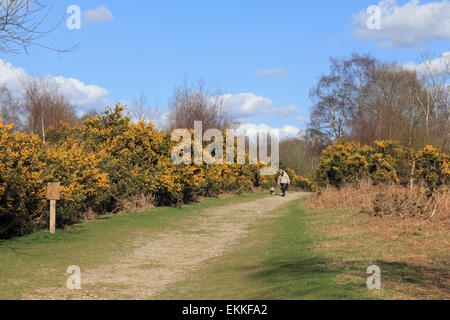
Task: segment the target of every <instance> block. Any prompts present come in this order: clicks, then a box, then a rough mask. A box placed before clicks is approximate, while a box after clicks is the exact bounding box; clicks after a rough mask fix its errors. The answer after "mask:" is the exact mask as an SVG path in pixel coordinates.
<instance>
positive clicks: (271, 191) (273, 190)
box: [270, 187, 275, 195]
mask: <svg viewBox="0 0 450 320" xmlns="http://www.w3.org/2000/svg"><path fill="white" fill-rule="evenodd" d="M270 194H272V195H273V194H275V188H274V187H272V188H270Z"/></svg>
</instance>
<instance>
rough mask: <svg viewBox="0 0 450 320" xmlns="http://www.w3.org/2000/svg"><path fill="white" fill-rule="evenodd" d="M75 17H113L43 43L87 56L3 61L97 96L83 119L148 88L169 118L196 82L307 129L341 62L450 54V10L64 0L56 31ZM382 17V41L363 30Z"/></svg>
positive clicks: (352, 1) (254, 113) (34, 52)
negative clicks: (313, 97) (379, 11)
mask: <svg viewBox="0 0 450 320" xmlns="http://www.w3.org/2000/svg"><path fill="white" fill-rule="evenodd" d="M44 2H45V1H44ZM55 2H56V1H55ZM69 5H78V6H79V7H80V8H81V10H82V11H83V13H85V12H87V11H88V10H89V9H91V10H94V9H97V8H98V7H99V6H104V7H105V8H106V9H107V11H109V13H110V14H111V16H106V17H105V16H104V15H102V13H103V14H104V12H101V11H94V12H93V14H92V15H91V16H90V17H91V18H90V19H89V20H90V23H84V22H86V19H84V21H83V24H82V27H81V29H80V30H69V29H67V28H66V26H65V22H64V23H63V24H62V25H61V26H60V27H59V28H58V30H57V31H56V32H54V33H52V34H51V35H49V36H48V37H46V38H45V39H44V40H43V42H44V43H46V44H50V45H55V46H60V45H61V46H63V47H69V46H71V45H73V44H76V43H79V44H80V46H79V48H78V50H77V51H75V52H72V53H68V54H63V55H58V54H56V53H54V52H50V51H48V50H45V49H41V48H36V47H35V48H32V49H31V50H30V51H29V54H24V53H23V54H20V55H10V54H9V55H6V54H3V55H0V59H2V61H3V63H4V64H5V63H10V64H11V65H10V66H9V68H10V69H11V68H12V70H14V71H16V72H19V71H17V69H18V68H21V69H23V70H22V71H20V72H23V73H25V74H27V75H31V76H44V75H51V76H53V77H54V76H60V77H62V78H64V79H68V78H71V79H77V80H79V81H80V82H79V83H78V82H76V83H75V84H74V83H71V86H66V87H67V88H66V90H69V91H70V87H75V89H76V88H78V89H79V90H81V91H83V90H85V91H87V92H88V93H86V97H85V99H77V98H76V97H73V96H71V97H72V98H73V100H74V101H75V102H78V103H77V104H78V106H77V107H78V108H79V110H80V111H83V110H87V109H89V108H92V107H96V108H97V109H98V110H100V111H101V110H102V109H103V104H114V103H115V102H117V101H131V100H132V98H133V96H136V95H138V94H139V91H140V90H141V89H144V88H145V90H146V92H147V95H148V97H149V101H150V103H151V104H153V105H157V106H159V107H160V108H166V107H167V103H168V100H169V98H170V95H171V93H172V90H173V87H174V86H175V85H177V84H179V83H180V82H181V81H182V80H183V79H184V77H185V76H186V75H187V76H188V77H189V79H192V80H195V79H197V78H200V77H202V78H204V79H206V80H207V81H208V82H209V83H210V84H211V85H212V86H213V85H214V86H215V85H216V84H217V85H218V86H219V87H220V88H221V91H222V92H223V93H224V94H227V97H231V98H233V97H234V98H233V99H231V100H229V103H228V105H229V108H230V111H231V112H232V113H234V114H235V115H236V116H237V117H239V118H241V119H242V120H243V122H245V123H250V124H253V125H258V124H266V125H269V126H272V127H278V128H282V127H284V126H286V125H289V126H292V127H295V128H300V129H304V127H305V123H306V122H305V120H304V119H307V118H308V116H309V110H310V106H311V102H310V99H309V96H308V92H309V90H310V88H311V87H312V86H313V84H314V83H315V81H317V79H318V77H319V76H320V75H321V74H322V73H325V72H327V70H328V58H329V56H339V57H341V56H347V55H349V54H351V53H352V52H358V53H371V54H372V55H373V56H375V57H377V58H379V59H381V60H396V61H398V62H399V63H407V62H417V61H418V60H419V59H420V53H421V52H422V51H423V50H428V51H430V52H431V53H434V54H435V55H436V58H438V57H439V56H441V55H442V54H443V53H445V52H448V51H450V45H449V44H450V3H449V2H448V1H447V0H444V1H420V2H418V1H414V0H413V1H396V2H395V1H394V2H392V0H390V1H382V2H381V3H378V1H373V0H369V1H366V0H363V1H362V0H346V1H335V0H327V1H325V0H322V1H299V0H295V1H283V0H281V1H261V0H259V1H252V0H247V1H242V0H241V1H235V0H227V1H211V0H209V1H200V0H189V1H170V0H168V1H137V0H134V1H94V0H89V1H87V0H85V1H80V0H71V1H66V0H58V1H57V2H56V3H55V5H54V8H53V10H52V11H51V15H50V19H49V21H48V23H49V25H50V24H52V23H55V21H57V20H58V19H59V18H61V17H62V16H63V15H64V13H65V11H66V8H67V7H68V6H69ZM370 5H380V6H381V7H382V8H387V9H386V10H388V9H390V10H391V11H386V12H384V11H383V18H385V19H386V20H385V22H386V24H385V25H384V26H383V19H382V20H381V22H382V30H380V32H378V36H372V34H370V33H368V32H365V31H364V30H362V29H363V28H364V26H362V25H361V24H360V25H358V20H357V18H355V15H356V14H358V13H361V12H365V11H366V9H367V8H368V7H369V6H370ZM433 8H438V10H434V9H433ZM409 12H410V13H411V14H410V15H409V14H408V13H409ZM96 14H98V15H97V16H96ZM405 14H406V16H407V18H405ZM430 15H431V16H430ZM410 16H411V18H410ZM355 23H356V24H355ZM383 27H384V29H383ZM436 29H439V30H437V31H436ZM358 30H359V31H361V32H360V33H359V36H356V35H355V34H354V32H355V31H358ZM381 38H383V39H384V40H380V39H381ZM392 39H393V40H392ZM403 39H407V40H408V42H407V43H404V42H403V41H402V40H403ZM385 40H389V44H386V41H385ZM391 40H392V41H391ZM5 70H6V69H5V68H3V69H1V68H0V72H6V71H5ZM10 71H11V70H10ZM5 78H6V79H8V78H7V77H5V76H4V77H3V81H7V80H5ZM62 78H61V79H62ZM1 81H2V76H1V74H0V85H1V84H2V83H1ZM11 83H12V82H11ZM89 85H91V86H95V87H86V86H89ZM77 86H78V87H77ZM100 89H103V91H102V90H100ZM77 92H78V91H76V90H75V91H73V92H72V93H69V95H76V94H77ZM231 103H233V104H231ZM240 104H241V105H240ZM246 108H247V109H248V110H247V109H246ZM244 109H245V110H247V111H248V112H247V111H246V112H241V111H242V110H244ZM258 110H259V112H258ZM244 113H245V114H244Z"/></svg>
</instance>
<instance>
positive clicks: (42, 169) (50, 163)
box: [0, 123, 109, 238]
mask: <svg viewBox="0 0 450 320" xmlns="http://www.w3.org/2000/svg"><path fill="white" fill-rule="evenodd" d="M0 137H1V138H0V158H1V161H0V237H1V238H7V237H12V236H16V235H21V234H26V233H30V232H33V231H35V230H36V229H37V228H40V227H42V226H44V225H46V224H47V221H48V219H47V218H48V217H47V212H48V204H47V201H45V194H46V184H47V182H52V181H60V182H61V185H62V187H61V195H62V200H61V201H60V202H59V203H58V215H57V224H58V225H59V226H61V225H66V224H70V223H73V222H76V221H79V220H80V218H81V217H82V214H83V213H84V212H85V211H87V210H88V209H89V208H91V207H94V206H95V205H96V202H97V195H98V194H101V192H103V191H104V190H107V188H108V187H109V184H108V183H109V180H108V176H107V174H105V173H103V172H101V170H100V168H99V166H98V165H99V162H100V159H99V158H98V157H96V155H95V154H93V153H91V154H87V153H85V152H84V151H83V150H82V149H81V148H80V147H79V146H78V145H77V143H75V142H74V141H72V140H71V139H70V138H69V139H68V140H67V141H66V142H64V143H62V144H60V145H47V144H45V143H43V142H42V141H41V140H40V139H39V138H38V137H37V136H35V135H27V134H22V133H13V132H12V131H11V126H4V125H3V124H1V123H0Z"/></svg>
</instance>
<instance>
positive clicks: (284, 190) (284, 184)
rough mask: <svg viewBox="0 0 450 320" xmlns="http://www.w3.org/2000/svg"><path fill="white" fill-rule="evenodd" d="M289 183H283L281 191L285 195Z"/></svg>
mask: <svg viewBox="0 0 450 320" xmlns="http://www.w3.org/2000/svg"><path fill="white" fill-rule="evenodd" d="M287 186H288V184H287V183H282V184H281V192H282V193H283V195H282V196H283V197H284V196H286V189H287Z"/></svg>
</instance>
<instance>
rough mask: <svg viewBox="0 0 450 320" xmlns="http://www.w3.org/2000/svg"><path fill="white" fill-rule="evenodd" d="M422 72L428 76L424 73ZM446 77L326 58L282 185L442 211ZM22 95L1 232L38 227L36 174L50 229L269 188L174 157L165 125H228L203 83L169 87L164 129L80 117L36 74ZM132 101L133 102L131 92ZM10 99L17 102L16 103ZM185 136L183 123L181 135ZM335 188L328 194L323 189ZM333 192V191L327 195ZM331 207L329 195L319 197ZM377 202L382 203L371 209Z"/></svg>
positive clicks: (8, 115)
mask: <svg viewBox="0 0 450 320" xmlns="http://www.w3.org/2000/svg"><path fill="white" fill-rule="evenodd" d="M430 77H431V78H433V80H430ZM447 79H448V74H447V78H445V74H444V75H441V74H439V75H438V74H428V75H420V74H418V73H417V72H415V71H409V70H405V69H404V68H402V67H399V66H398V65H396V64H386V63H381V62H378V61H376V60H375V59H373V58H371V57H370V56H359V55H356V54H355V55H353V56H352V57H351V58H350V59H343V60H338V59H331V71H330V74H329V75H325V76H322V77H321V78H320V80H319V82H318V83H317V85H315V86H314V88H313V89H312V90H311V97H312V99H313V101H314V105H313V107H312V111H311V124H310V128H308V130H306V132H305V134H304V135H302V136H301V137H299V138H297V139H291V140H288V141H284V142H282V143H281V145H280V157H281V167H282V168H283V169H285V170H286V171H287V172H288V174H289V175H290V176H291V181H292V187H296V188H301V189H303V190H306V191H318V192H317V194H316V199H317V201H318V202H319V203H320V202H323V200H321V198H323V197H324V196H325V195H327V194H328V192H337V195H340V194H344V193H343V192H341V190H345V188H346V187H347V186H348V185H352V188H355V186H358V185H360V182H361V181H367V183H368V185H370V186H373V188H375V189H373V190H378V189H376V188H379V189H380V190H386V188H383V187H380V186H383V185H389V186H395V187H396V188H397V189H396V190H398V192H390V193H385V192H381V191H380V192H372V193H373V194H374V196H373V199H371V205H368V206H367V208H366V207H364V208H360V209H361V210H368V211H369V212H371V213H372V214H374V215H384V214H386V213H399V214H400V215H402V216H409V215H414V216H421V217H438V216H439V217H443V216H448V212H449V210H448V206H449V204H448V201H449V200H448V199H449V196H448V183H449V181H450V170H449V155H448V153H447V152H448V149H449V128H450V125H449V117H448V116H449V114H448V112H449V110H448V97H449V91H448V84H447ZM23 92H24V94H23V97H22V99H20V100H15V99H14V98H13V97H12V95H11V93H10V92H9V90H8V88H7V87H6V86H5V87H3V88H2V89H1V90H0V94H1V97H2V99H0V101H1V102H2V105H1V106H0V107H1V113H0V115H1V119H0V121H1V122H0V151H1V153H0V157H1V163H0V238H10V237H14V236H20V235H24V234H28V233H31V232H34V231H36V230H38V229H40V228H43V227H45V226H46V225H47V223H48V222H47V221H48V216H47V215H48V213H47V212H48V207H47V206H48V203H47V201H46V200H45V188H46V183H47V182H52V181H59V182H61V185H62V189H61V193H62V200H61V201H60V202H59V203H58V215H57V226H58V227H64V226H66V225H70V224H73V223H76V222H79V221H81V220H83V219H85V218H89V217H92V216H95V215H98V214H102V213H106V212H117V211H120V210H124V209H129V208H132V207H139V206H141V207H142V206H144V207H145V206H161V205H171V206H177V205H180V204H182V203H189V202H192V201H193V200H195V199H196V198H198V197H205V196H216V195H218V194H221V193H226V192H235V193H243V192H248V191H251V190H253V189H254V188H259V187H262V188H270V187H272V186H275V185H276V179H275V178H276V177H275V176H262V175H261V174H260V170H259V169H260V167H261V166H262V165H263V164H262V163H259V164H257V165H250V164H245V165H238V164H235V165H222V164H217V165H206V164H202V165H198V164H197V165H187V164H185V165H175V164H174V163H173V162H172V161H171V151H172V149H173V147H174V145H175V143H174V142H173V141H171V129H173V128H187V129H192V128H193V122H194V121H195V120H201V121H203V120H204V125H206V128H205V129H207V128H219V129H221V130H224V129H225V128H227V127H229V126H231V125H235V124H236V123H235V122H234V121H233V119H231V118H230V117H229V116H228V115H227V114H226V111H225V110H223V104H222V103H221V101H220V100H218V98H216V99H212V98H211V97H212V96H214V97H218V96H219V95H218V94H215V95H211V94H209V93H208V92H207V91H206V90H204V87H203V85H202V83H199V84H198V85H197V86H195V87H192V86H190V85H189V84H187V83H185V84H184V86H181V87H179V88H176V89H175V92H174V98H173V100H172V103H171V106H170V111H169V118H170V120H171V121H170V124H169V126H168V128H167V129H157V128H156V127H155V125H154V124H153V123H152V122H151V121H145V120H144V119H142V118H141V119H139V120H135V121H132V118H131V117H130V116H128V115H126V114H125V110H126V108H125V107H123V106H120V105H117V106H116V107H114V108H107V109H106V110H105V112H104V113H102V114H97V113H96V112H92V113H90V114H87V115H85V116H84V117H83V118H81V119H79V118H78V117H77V116H76V112H75V109H74V107H73V106H72V105H71V104H70V103H69V102H68V100H67V99H66V98H65V97H64V96H63V95H62V94H61V93H60V91H59V90H58V88H57V87H53V86H51V84H50V83H49V82H48V81H46V80H45V79H42V80H33V81H29V82H26V83H24V90H23ZM141 100H142V99H141ZM18 101H20V102H18ZM191 132H192V131H191ZM334 190H336V191H334ZM338 198H339V197H338V196H336V197H335V199H338ZM330 203H332V201H331V202H330ZM380 203H382V205H380Z"/></svg>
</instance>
